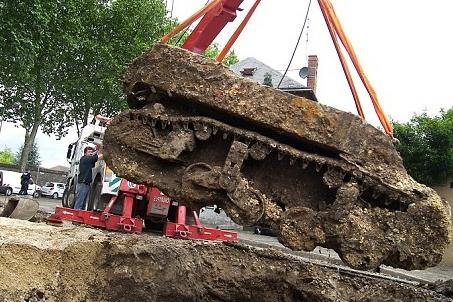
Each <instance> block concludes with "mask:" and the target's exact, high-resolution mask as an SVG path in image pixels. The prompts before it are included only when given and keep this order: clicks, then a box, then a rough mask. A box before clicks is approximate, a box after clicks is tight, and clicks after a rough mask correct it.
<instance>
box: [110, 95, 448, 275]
mask: <svg viewBox="0 0 453 302" xmlns="http://www.w3.org/2000/svg"><path fill="white" fill-rule="evenodd" d="M104 155H105V157H106V161H107V163H108V165H109V166H111V167H112V168H113V169H114V170H115V171H116V172H117V173H118V174H119V175H120V176H123V177H125V178H127V179H129V180H132V181H135V182H137V183H145V184H147V185H153V186H157V187H159V188H160V189H161V190H162V191H163V192H164V193H166V194H168V195H170V196H171V197H172V198H173V199H175V200H177V201H179V202H182V203H185V204H187V205H189V206H191V207H192V208H195V209H198V208H201V207H203V206H207V205H212V204H217V205H218V206H220V207H222V208H223V209H224V210H225V212H226V213H227V214H228V215H229V216H230V217H231V218H232V219H233V220H234V221H235V222H236V223H239V224H241V225H262V226H270V227H272V229H273V230H274V231H275V232H276V233H277V235H278V238H279V241H280V242H281V243H282V244H284V245H285V246H287V247H289V248H291V249H294V250H306V251H311V250H313V249H314V248H315V247H316V246H323V247H326V248H332V249H334V250H335V251H336V252H337V253H338V254H339V255H340V257H341V258H342V260H343V261H344V262H345V263H346V264H348V265H349V266H351V267H353V268H358V269H368V270H369V269H374V268H376V267H378V266H379V265H380V264H387V265H391V266H395V267H401V268H405V269H421V268H425V267H427V266H432V265H435V264H436V263H437V262H439V261H440V259H441V257H442V251H443V247H439V245H438V244H437V243H435V242H433V241H432V240H430V238H433V235H434V236H437V237H438V238H443V239H445V240H444V241H446V242H448V238H447V239H446V238H445V237H448V229H446V227H445V226H446V225H448V224H449V222H448V221H446V219H447V220H448V215H447V213H445V208H443V207H440V206H439V205H442V202H441V201H440V200H438V196H437V195H436V194H435V193H434V192H433V191H432V190H431V189H429V188H426V187H424V186H421V185H418V184H417V183H416V182H415V181H414V182H413V183H414V185H413V186H412V188H414V189H413V190H412V191H408V190H405V189H404V188H405V187H407V186H406V185H403V184H402V185H401V187H398V186H395V185H390V184H388V183H387V182H386V181H385V179H381V178H379V177H376V176H375V175H373V174H370V173H368V172H367V171H366V170H364V169H363V168H362V167H360V166H358V165H357V164H355V163H354V162H352V161H348V159H347V158H346V156H343V155H340V156H328V155H324V154H316V153H312V152H309V151H305V150H300V149H298V148H295V147H294V146H290V145H287V144H283V143H281V142H279V141H277V140H274V139H272V138H269V137H266V136H263V135H261V134H259V133H257V132H254V131H250V130H244V129H241V128H238V127H233V126H231V125H228V124H226V123H224V122H221V121H218V120H215V119H212V118H209V117H205V116H186V115H184V114H181V113H180V112H177V111H174V110H172V109H167V108H165V107H164V106H163V105H162V104H160V103H154V104H153V105H149V106H148V107H147V108H145V109H142V110H130V111H127V112H125V113H122V114H120V115H119V116H118V117H116V118H115V119H114V120H113V121H112V123H111V125H110V126H109V127H108V129H107V132H106V134H105V145H104ZM261 163H263V164H261ZM264 166H265V167H264ZM284 166H287V168H285V167H284ZM286 169H287V171H289V172H288V178H290V176H294V177H293V178H291V179H287V180H285V179H279V178H278V177H277V176H273V175H272V173H270V174H268V176H267V177H268V178H269V179H270V180H269V179H266V177H263V176H262V175H263V171H264V173H266V171H268V172H267V173H269V172H270V171H272V170H275V173H276V174H278V173H279V172H282V171H285V170H286ZM291 171H295V172H291ZM300 171H305V172H300ZM281 174H282V175H283V177H285V173H284V172H282V173H281ZM407 177H408V176H407V175H406V176H405V178H407ZM409 178H410V177H409ZM405 181H406V182H407V181H408V180H407V179H406V180H405ZM409 181H412V180H411V179H410V180H409ZM290 190H294V191H295V192H294V193H291V192H288V191H290ZM433 220H437V221H438V223H437V224H436V223H435V225H434V226H432V224H433V222H432V221H433ZM407 234H411V236H409V237H408V236H407ZM414 235H415V238H417V240H415V241H414V240H413V238H414V237H412V236H414ZM440 241H442V240H440Z"/></svg>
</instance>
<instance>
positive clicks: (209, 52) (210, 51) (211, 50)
mask: <svg viewBox="0 0 453 302" xmlns="http://www.w3.org/2000/svg"><path fill="white" fill-rule="evenodd" d="M220 51H221V50H220V49H219V44H217V43H214V44H211V45H210V46H209V47H208V48H207V49H206V50H205V52H204V55H205V56H206V57H208V58H211V59H213V60H215V58H217V56H218V55H219V53H220ZM237 62H239V58H238V57H237V55H236V54H235V52H234V50H231V51H230V52H229V53H228V54H227V55H226V56H225V58H224V59H223V61H222V63H223V64H224V65H226V66H231V65H233V64H236V63H237Z"/></svg>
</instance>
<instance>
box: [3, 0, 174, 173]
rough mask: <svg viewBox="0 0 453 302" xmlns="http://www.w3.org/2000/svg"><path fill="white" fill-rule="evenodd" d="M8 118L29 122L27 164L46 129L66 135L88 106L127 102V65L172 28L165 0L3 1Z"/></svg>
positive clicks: (116, 106) (100, 108) (108, 108)
mask: <svg viewBox="0 0 453 302" xmlns="http://www.w3.org/2000/svg"><path fill="white" fill-rule="evenodd" d="M0 18H1V20H2V22H0V54H1V55H0V67H1V68H0V99H1V100H2V107H3V108H2V109H3V110H2V113H3V118H4V119H5V120H7V121H11V122H14V123H18V124H19V125H20V126H22V127H23V128H25V130H26V136H25V144H24V148H23V150H24V154H23V155H22V156H21V168H22V169H23V168H24V167H23V165H24V164H25V162H24V161H25V158H27V155H28V152H29V150H30V149H31V146H32V143H33V141H34V139H35V136H36V133H37V131H38V129H39V128H41V129H42V131H43V132H44V133H46V134H55V135H57V137H61V136H64V135H65V134H66V132H67V129H68V127H69V126H71V125H72V124H74V123H76V124H77V125H78V124H80V123H82V124H86V122H87V118H88V113H89V112H90V110H93V112H94V113H95V114H97V113H101V114H104V115H107V116H110V115H113V114H115V113H117V112H118V111H121V110H122V109H123V108H124V106H125V105H124V104H125V102H124V101H123V97H122V94H121V90H120V87H119V85H118V84H119V83H118V77H119V76H120V74H121V72H122V71H123V70H124V65H125V64H126V63H127V62H130V61H131V60H132V59H133V58H134V57H136V56H137V55H139V54H140V53H141V52H142V51H143V50H144V49H146V48H147V47H149V46H151V44H152V43H154V42H155V41H157V39H158V38H159V37H160V36H161V35H162V34H163V33H164V32H165V31H166V30H167V29H168V26H169V22H168V19H167V18H166V16H165V7H164V4H163V2H162V1H160V0H116V1H111V0H64V1H61V0H18V1H9V0H0Z"/></svg>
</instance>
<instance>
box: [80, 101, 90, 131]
mask: <svg viewBox="0 0 453 302" xmlns="http://www.w3.org/2000/svg"><path fill="white" fill-rule="evenodd" d="M89 114H90V106H89V105H88V106H86V107H85V111H84V112H83V121H82V128H83V127H85V126H86V125H88V116H89Z"/></svg>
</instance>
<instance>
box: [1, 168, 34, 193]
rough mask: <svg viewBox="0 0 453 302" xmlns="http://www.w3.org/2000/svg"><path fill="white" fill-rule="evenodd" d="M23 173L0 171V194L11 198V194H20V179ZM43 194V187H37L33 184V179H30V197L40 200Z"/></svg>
mask: <svg viewBox="0 0 453 302" xmlns="http://www.w3.org/2000/svg"><path fill="white" fill-rule="evenodd" d="M21 176H22V174H21V173H18V172H14V171H6V170H0V193H3V194H5V195H6V196H10V195H11V194H19V191H20V188H21V184H20V177H21ZM40 192H41V187H40V186H38V185H36V184H35V183H34V182H33V179H30V184H29V185H28V191H27V193H28V195H32V196H33V197H35V198H38V197H39V195H40Z"/></svg>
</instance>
